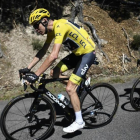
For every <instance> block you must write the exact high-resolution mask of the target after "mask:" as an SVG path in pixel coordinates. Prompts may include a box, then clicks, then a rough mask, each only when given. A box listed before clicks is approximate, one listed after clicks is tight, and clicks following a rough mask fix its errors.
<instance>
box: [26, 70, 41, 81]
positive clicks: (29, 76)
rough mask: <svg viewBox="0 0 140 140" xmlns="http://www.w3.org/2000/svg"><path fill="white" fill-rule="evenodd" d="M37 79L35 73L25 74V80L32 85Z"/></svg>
mask: <svg viewBox="0 0 140 140" xmlns="http://www.w3.org/2000/svg"><path fill="white" fill-rule="evenodd" d="M38 79H39V76H37V75H36V74H35V73H33V72H32V73H27V74H26V80H27V82H29V83H31V84H33V83H35V82H36V81H37V80H38Z"/></svg>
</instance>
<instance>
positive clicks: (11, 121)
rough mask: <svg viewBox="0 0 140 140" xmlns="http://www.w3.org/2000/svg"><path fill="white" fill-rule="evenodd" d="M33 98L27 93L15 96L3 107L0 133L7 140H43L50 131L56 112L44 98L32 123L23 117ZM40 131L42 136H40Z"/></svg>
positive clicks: (32, 95)
mask: <svg viewBox="0 0 140 140" xmlns="http://www.w3.org/2000/svg"><path fill="white" fill-rule="evenodd" d="M34 98H35V96H34V93H27V94H24V95H20V96H17V97H16V98H14V99H13V100H11V101H10V102H9V103H8V104H7V105H6V106H5V108H4V110H3V112H2V114H1V120H0V124H1V130H2V133H3V134H4V136H5V137H6V138H7V139H8V140H25V139H28V140H44V139H45V138H46V137H47V136H48V135H49V134H50V132H51V131H52V129H53V127H54V123H55V118H56V112H55V108H54V106H53V104H52V103H51V101H49V99H48V98H46V97H45V96H42V100H41V102H40V104H39V107H38V109H37V112H36V113H35V115H34V117H33V119H32V123H29V122H28V121H27V117H25V116H26V114H27V113H28V109H29V108H30V106H31V104H32V102H33V99H34ZM49 115H50V116H49ZM47 117H48V118H47ZM22 124H23V127H21V125H22ZM14 127H15V129H14ZM41 131H43V134H41V135H40V132H41ZM26 134H27V135H26Z"/></svg>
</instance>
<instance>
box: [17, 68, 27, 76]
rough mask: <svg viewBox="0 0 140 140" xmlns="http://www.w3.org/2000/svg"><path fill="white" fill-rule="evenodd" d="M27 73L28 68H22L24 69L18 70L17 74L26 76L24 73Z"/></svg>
mask: <svg viewBox="0 0 140 140" xmlns="http://www.w3.org/2000/svg"><path fill="white" fill-rule="evenodd" d="M28 72H30V69H28V68H24V69H20V70H19V73H20V74H23V75H24V74H26V73H28Z"/></svg>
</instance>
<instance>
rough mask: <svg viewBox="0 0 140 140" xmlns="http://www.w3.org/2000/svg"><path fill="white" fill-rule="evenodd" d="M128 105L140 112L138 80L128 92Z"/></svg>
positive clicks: (139, 83)
mask: <svg viewBox="0 0 140 140" xmlns="http://www.w3.org/2000/svg"><path fill="white" fill-rule="evenodd" d="M130 103H131V106H132V107H133V108H134V109H135V110H137V111H140V78H138V79H137V80H136V82H135V83H134V85H133V87H132V90H131V92H130Z"/></svg>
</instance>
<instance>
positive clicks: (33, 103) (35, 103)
mask: <svg viewBox="0 0 140 140" xmlns="http://www.w3.org/2000/svg"><path fill="white" fill-rule="evenodd" d="M24 79H26V75H25V76H24ZM63 80H68V78H61V79H60V78H56V79H46V78H45V75H43V76H42V78H41V79H40V81H39V86H38V88H36V87H35V86H34V85H31V88H32V89H33V90H34V92H33V93H26V94H23V95H20V96H17V97H16V98H14V99H12V100H11V101H10V102H9V103H8V104H7V105H6V106H5V108H4V110H3V112H2V114H1V120H0V123H1V130H2V133H3V134H4V136H5V137H6V138H7V139H8V140H23V139H28V140H44V139H45V138H47V137H48V135H49V134H50V132H51V131H52V129H53V127H54V125H55V121H56V111H55V107H54V104H53V103H56V104H57V105H58V106H60V107H61V108H62V109H63V111H64V113H65V117H66V118H67V119H68V120H69V121H71V122H72V121H74V116H75V115H74V111H73V109H72V108H71V107H70V106H69V105H68V106H66V105H65V104H64V103H63V102H61V101H60V100H58V98H57V97H56V95H55V94H52V93H51V92H50V91H49V90H47V89H46V88H45V85H46V84H47V83H50V82H55V81H63ZM24 86H25V84H24ZM25 88H26V87H25ZM78 96H79V99H80V102H81V110H82V116H83V119H84V121H85V123H86V126H87V127H90V128H96V127H101V126H104V125H107V124H108V123H110V122H111V121H112V119H113V116H114V115H115V113H116V111H117V108H118V104H119V96H118V93H117V91H116V89H115V88H114V87H113V86H112V85H110V84H107V83H99V84H94V85H92V86H90V78H88V79H86V78H84V80H83V82H82V84H81V85H80V88H79V91H78ZM14 118H16V119H14Z"/></svg>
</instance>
